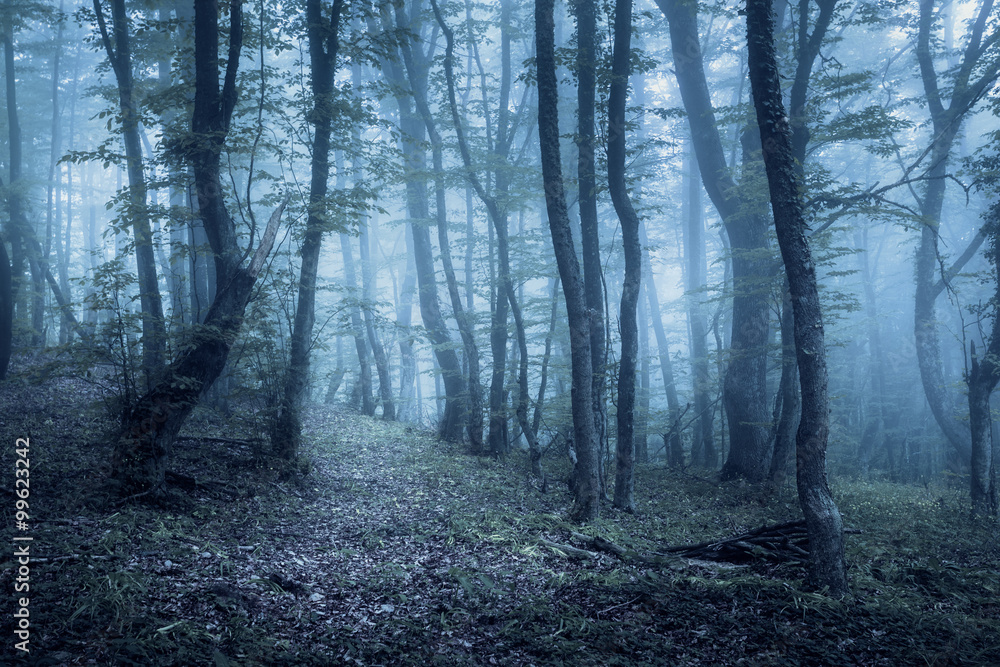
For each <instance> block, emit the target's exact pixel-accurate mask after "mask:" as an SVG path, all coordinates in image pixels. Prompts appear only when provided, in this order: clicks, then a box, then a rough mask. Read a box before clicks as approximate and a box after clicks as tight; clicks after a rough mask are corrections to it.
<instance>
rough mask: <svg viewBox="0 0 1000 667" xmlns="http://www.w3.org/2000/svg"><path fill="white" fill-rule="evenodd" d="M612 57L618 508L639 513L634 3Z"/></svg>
mask: <svg viewBox="0 0 1000 667" xmlns="http://www.w3.org/2000/svg"><path fill="white" fill-rule="evenodd" d="M614 31H615V32H614V51H613V53H612V57H611V90H610V92H609V94H608V190H609V192H610V194H611V201H612V203H613V204H614V207H615V212H616V213H617V214H618V221H619V222H620V223H621V229H622V244H623V246H624V253H625V276H624V278H623V279H622V298H621V309H620V310H619V316H618V326H619V330H620V332H621V344H622V350H621V357H620V359H619V366H618V413H617V417H618V440H617V447H616V458H615V461H616V464H617V466H616V472H615V497H614V505H615V507H617V508H618V509H623V510H625V511H626V512H634V511H635V493H634V486H635V376H636V360H637V357H638V354H639V328H638V323H637V322H636V308H637V306H638V304H639V294H640V292H639V288H640V286H641V284H642V247H641V246H640V245H639V227H640V224H641V223H640V221H639V216H638V214H637V213H636V212H635V209H634V208H633V207H632V200H631V198H630V197H629V194H628V186H627V185H626V183H625V144H626V142H625V136H626V134H625V132H626V130H625V104H626V102H627V101H628V77H629V69H630V65H631V57H632V47H631V43H632V0H617V1H616V2H615V19H614Z"/></svg>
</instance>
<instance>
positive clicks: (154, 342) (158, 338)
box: [94, 0, 167, 388]
mask: <svg viewBox="0 0 1000 667" xmlns="http://www.w3.org/2000/svg"><path fill="white" fill-rule="evenodd" d="M94 12H95V13H96V14H97V23H98V26H99V27H100V30H101V39H102V41H103V43H104V49H105V51H107V54H108V61H109V62H110V63H111V67H112V69H113V70H114V72H115V78H116V79H117V81H118V102H119V107H120V109H121V114H122V116H121V117H122V138H123V140H124V144H125V163H126V170H127V173H128V185H129V199H128V201H129V207H128V211H127V216H126V217H127V218H128V219H130V220H131V221H132V233H133V234H134V239H135V262H136V267H137V268H138V273H139V303H140V307H141V309H142V368H143V372H144V373H145V375H146V384H147V388H152V386H153V384H154V383H155V382H156V380H157V375H158V374H159V372H160V370H161V369H162V368H163V365H164V363H165V354H166V341H167V330H166V323H165V322H164V320H163V301H162V299H161V298H160V284H159V280H158V278H157V271H156V256H155V253H154V252H153V232H152V229H151V228H150V224H149V210H148V209H147V207H146V177H145V173H144V171H143V167H142V145H141V142H140V137H139V122H140V114H139V110H138V109H137V108H136V104H135V100H134V96H133V77H132V51H131V37H130V35H129V29H128V14H127V13H126V11H125V0H113V1H112V3H111V24H112V25H111V29H112V33H113V37H112V35H109V34H108V29H107V25H106V24H105V20H104V13H103V11H102V10H101V2H100V0H94Z"/></svg>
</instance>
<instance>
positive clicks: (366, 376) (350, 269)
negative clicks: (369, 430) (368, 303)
mask: <svg viewBox="0 0 1000 667" xmlns="http://www.w3.org/2000/svg"><path fill="white" fill-rule="evenodd" d="M341 173H343V172H342V171H341ZM338 180H339V179H338ZM342 185H343V183H341V184H338V189H339V188H341V187H342ZM340 255H341V257H342V258H343V261H344V284H345V286H346V287H347V289H348V291H349V292H350V293H351V294H352V295H353V299H354V303H353V304H351V333H352V334H353V336H354V349H355V351H356V352H357V354H358V383H357V385H356V387H355V389H356V390H357V391H360V398H361V413H362V414H365V415H368V416H371V415H374V414H375V401H374V399H373V397H372V364H371V360H370V359H369V357H368V340H367V339H366V337H365V325H364V320H363V318H362V316H361V306H360V304H359V303H358V300H357V296H358V276H357V271H355V269H354V250H353V249H352V248H351V237H350V236H349V235H348V234H346V233H344V232H341V233H340Z"/></svg>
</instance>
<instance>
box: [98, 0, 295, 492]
mask: <svg viewBox="0 0 1000 667" xmlns="http://www.w3.org/2000/svg"><path fill="white" fill-rule="evenodd" d="M230 17H231V25H230V30H229V52H228V54H227V59H226V61H227V66H226V70H225V77H224V81H223V85H222V89H221V91H220V88H219V53H218V50H219V5H218V2H217V0H195V102H194V114H193V116H192V129H193V133H194V135H195V137H196V138H197V141H195V142H193V148H192V151H191V153H190V158H191V161H192V164H193V166H194V174H195V187H196V190H197V193H198V202H199V207H198V210H199V211H200V213H201V216H202V220H203V221H204V225H205V232H206V234H207V236H208V240H209V243H210V244H211V247H212V251H213V253H214V254H215V264H216V275H217V276H218V290H217V293H216V296H215V299H214V300H213V301H212V305H211V307H210V308H209V310H208V314H207V315H206V318H205V325H204V326H201V327H194V328H193V329H192V331H191V332H190V336H191V338H190V341H189V342H188V344H186V345H181V346H180V349H182V350H183V351H182V352H181V353H180V354H179V355H178V356H177V358H176V359H174V361H173V362H172V363H171V364H170V365H169V366H168V367H167V369H166V370H165V372H164V373H163V374H162V377H161V379H160V380H159V381H158V382H157V383H156V384H155V385H154V386H153V387H152V389H150V390H149V391H148V392H146V394H144V395H143V396H142V397H140V398H139V400H138V401H137V402H136V404H135V406H133V408H132V410H131V411H130V413H129V415H128V418H127V420H126V422H125V425H124V428H123V431H122V433H121V435H120V436H119V438H118V440H117V442H116V445H115V451H114V457H113V461H112V474H113V475H114V477H115V478H116V479H117V480H118V482H119V484H120V485H121V491H122V493H124V494H129V495H133V496H134V495H142V496H146V497H150V498H154V499H155V498H158V497H159V496H161V495H162V494H163V492H164V490H165V489H164V476H165V472H166V462H167V456H168V454H169V451H170V447H171V445H172V443H173V440H174V437H175V436H176V435H177V432H178V431H179V429H180V428H181V426H182V425H183V423H184V420H185V419H186V417H187V416H188V414H190V412H191V410H192V409H193V408H194V406H195V405H196V404H197V403H198V401H199V400H200V398H201V397H202V396H203V394H204V392H205V391H207V390H208V388H209V387H210V386H211V384H212V382H213V381H214V380H215V379H216V378H217V377H218V376H219V374H220V373H221V372H222V370H223V368H225V365H226V360H227V358H228V356H229V350H230V348H231V346H232V344H233V341H234V339H235V338H236V336H237V335H238V333H239V330H240V327H241V325H242V322H243V314H244V311H245V309H246V305H247V303H248V301H249V299H250V296H251V293H252V290H253V285H254V282H255V281H256V278H257V275H258V273H259V272H260V270H261V269H262V268H263V266H264V262H265V260H266V258H267V255H268V253H269V252H270V250H271V247H272V246H273V244H274V238H275V236H276V235H277V231H278V224H279V221H280V217H281V213H282V211H283V210H284V204H282V205H281V206H279V207H278V208H277V209H276V210H275V211H274V213H273V214H272V216H271V219H270V221H269V222H268V224H267V228H266V230H265V232H264V233H263V235H262V236H261V240H260V244H259V245H258V247H257V250H256V252H255V253H254V256H253V258H252V259H251V261H250V264H249V266H246V267H244V266H243V262H242V260H243V256H244V251H243V250H242V249H241V248H240V247H239V245H238V243H237V236H236V227H235V225H234V224H233V220H232V219H231V218H230V217H229V213H228V211H227V210H226V206H225V201H224V199H223V192H224V191H223V188H222V181H221V174H220V156H221V152H222V149H223V146H224V142H225V140H226V135H227V134H228V131H229V121H230V118H231V117H232V112H233V108H234V107H235V105H236V99H237V91H236V72H237V69H238V67H239V60H240V49H241V46H242V41H243V30H242V20H243V16H242V4H241V3H240V2H239V0H234V2H233V3H232V4H231V6H230Z"/></svg>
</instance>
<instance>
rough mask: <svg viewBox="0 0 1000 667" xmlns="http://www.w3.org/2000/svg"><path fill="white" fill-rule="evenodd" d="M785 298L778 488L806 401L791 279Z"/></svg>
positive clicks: (775, 458) (774, 462)
mask: <svg viewBox="0 0 1000 667" xmlns="http://www.w3.org/2000/svg"><path fill="white" fill-rule="evenodd" d="M782 295H783V298H782V300H781V381H780V382H779V384H778V402H779V403H780V410H778V414H777V415H775V417H776V420H775V424H774V453H773V454H772V455H771V468H770V471H769V472H768V481H769V482H770V484H771V485H772V486H773V487H775V488H778V487H780V486H781V485H782V484H784V482H785V476H786V475H787V474H788V464H789V462H790V461H791V459H792V454H793V453H794V452H795V432H796V430H797V429H798V426H799V411H800V409H801V406H802V403H801V399H800V397H799V391H798V376H799V366H798V362H797V361H796V359H795V321H794V318H793V317H792V308H793V306H792V297H791V293H790V292H789V290H788V281H787V279H786V281H785V286H784V288H783V289H782Z"/></svg>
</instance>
